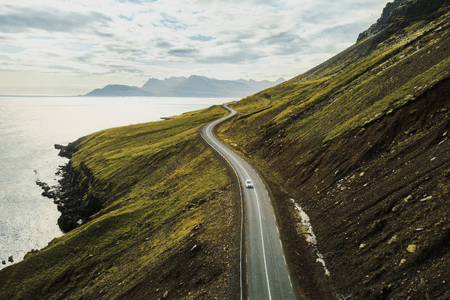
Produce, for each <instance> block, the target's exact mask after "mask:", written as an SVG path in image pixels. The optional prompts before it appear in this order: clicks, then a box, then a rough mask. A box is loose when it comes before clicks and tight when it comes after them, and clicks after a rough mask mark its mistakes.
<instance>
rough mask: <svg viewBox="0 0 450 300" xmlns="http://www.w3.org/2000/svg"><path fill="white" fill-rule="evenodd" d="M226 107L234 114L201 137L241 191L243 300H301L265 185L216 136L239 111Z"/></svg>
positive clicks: (204, 128)
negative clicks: (222, 160)
mask: <svg viewBox="0 0 450 300" xmlns="http://www.w3.org/2000/svg"><path fill="white" fill-rule="evenodd" d="M225 108H227V109H228V110H229V111H230V112H231V113H230V114H229V115H227V116H226V117H224V118H221V119H218V120H216V121H214V122H211V123H209V124H208V125H206V126H205V127H203V129H202V132H201V134H202V137H203V139H205V141H206V142H207V143H208V144H209V145H210V146H211V147H213V148H214V149H215V150H216V151H217V152H219V154H220V155H222V156H223V157H224V158H225V159H226V160H227V161H228V163H229V164H230V165H231V167H232V168H233V169H234V171H235V173H236V175H237V177H238V181H239V185H240V189H241V196H242V198H243V205H242V207H243V224H242V225H243V226H241V227H242V228H243V231H242V234H241V237H242V238H241V299H255V300H263V299H273V300H278V299H297V297H296V294H295V292H294V288H293V286H292V281H291V278H290V275H289V269H288V266H287V264H286V259H285V256H284V251H283V246H282V244H281V240H280V234H279V231H278V226H277V221H276V218H275V212H274V210H273V207H272V203H271V200H270V197H269V194H268V192H267V188H266V186H265V184H264V183H263V181H262V180H261V178H260V177H259V175H258V173H257V172H256V171H255V170H254V169H253V167H252V166H250V165H249V164H248V163H247V162H246V161H245V160H244V159H243V158H242V157H240V156H239V155H238V154H237V153H236V152H234V151H233V150H232V149H230V148H228V147H227V146H225V145H224V144H222V143H221V142H219V141H218V140H217V138H216V137H215V136H214V134H213V128H214V126H215V125H217V124H218V123H220V122H223V121H225V120H226V119H228V118H231V117H233V116H234V115H236V111H235V110H233V109H231V108H229V107H228V106H225ZM247 179H250V180H251V181H252V182H253V186H254V187H253V188H246V187H245V184H244V183H245V181H246V180H247Z"/></svg>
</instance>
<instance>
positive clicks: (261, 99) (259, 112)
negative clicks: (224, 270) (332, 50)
mask: <svg viewBox="0 0 450 300" xmlns="http://www.w3.org/2000/svg"><path fill="white" fill-rule="evenodd" d="M441 2H443V3H441V5H443V6H442V7H441V8H440V9H439V13H435V14H434V16H438V17H437V18H436V19H432V18H430V16H431V15H430V14H422V15H421V14H420V12H418V11H419V10H418V9H411V7H410V5H416V6H417V5H421V4H423V3H424V1H405V4H404V5H403V6H401V7H400V8H399V10H397V11H396V13H395V14H394V15H393V16H392V17H390V19H388V23H387V24H386V26H385V27H386V28H387V29H386V30H385V31H383V32H380V33H379V34H376V35H374V36H370V37H368V38H366V39H365V40H363V41H361V42H360V43H358V44H356V45H354V46H353V47H351V48H349V49H347V50H346V51H344V52H342V53H340V54H339V55H337V56H335V57H333V58H332V59H330V60H329V61H327V62H325V63H323V64H322V65H320V66H318V67H316V68H314V69H312V70H311V71H309V72H307V73H305V74H302V75H300V76H298V77H296V78H293V79H292V80H290V81H288V82H286V83H284V84H281V85H279V86H277V87H274V88H271V89H267V90H265V91H263V92H261V93H258V94H255V95H252V96H250V97H247V98H245V99H243V100H241V101H240V102H238V103H237V104H236V105H235V106H234V108H235V109H236V110H237V111H238V112H239V117H238V118H236V119H234V120H232V121H230V122H228V123H226V124H224V125H222V126H221V127H220V128H219V131H218V132H219V135H220V136H221V138H222V139H223V140H225V141H226V142H227V143H229V145H230V146H231V147H234V148H235V149H236V150H237V151H240V152H241V153H242V154H243V155H245V156H246V157H247V158H248V159H249V160H251V161H252V162H253V163H254V164H255V165H256V166H257V167H258V168H259V170H260V171H261V172H262V173H263V174H264V175H265V177H266V178H267V179H268V181H269V182H270V184H271V187H272V190H273V191H274V194H275V205H276V209H277V211H278V214H279V222H280V225H281V227H282V231H283V236H284V237H285V242H286V243H287V244H288V254H289V255H288V256H289V258H290V261H291V264H292V266H293V269H294V273H295V275H296V277H297V282H299V285H300V286H301V287H302V288H303V289H305V290H306V295H309V296H308V297H309V298H310V299H331V298H346V297H348V298H350V299H448V298H449V297H450V294H449V291H450V273H449V271H448V270H449V265H448V264H449V261H450V207H449V203H448V201H449V196H450V195H449V188H450V177H449V175H448V173H449V170H450V143H449V141H448V135H449V130H450V115H449V110H450V98H449V96H448V95H449V94H450V34H449V27H450V14H449V12H448V11H449V5H450V3H449V4H446V2H445V1H441ZM444 2H445V3H444ZM433 5H435V3H434V2H433ZM292 200H293V201H292ZM295 205H299V206H301V207H302V208H303V209H304V210H305V211H306V212H307V214H308V215H309V217H310V218H311V222H312V227H313V230H314V232H315V234H316V236H317V240H318V245H317V249H318V251H319V252H320V253H321V255H323V258H324V260H325V263H326V264H327V268H328V269H329V271H330V272H331V275H330V276H326V275H325V272H324V270H323V267H322V265H321V264H319V263H316V259H317V256H316V254H315V253H316V252H315V251H313V252H311V251H308V249H311V248H310V246H311V245H308V243H307V242H306V241H305V237H304V235H305V234H306V235H308V233H305V229H304V228H303V227H302V225H301V224H302V219H301V215H300V212H299V211H298V209H297V208H296V206H295ZM305 253H312V255H311V256H310V255H309V254H305ZM308 257H309V259H308ZM330 287H331V288H330Z"/></svg>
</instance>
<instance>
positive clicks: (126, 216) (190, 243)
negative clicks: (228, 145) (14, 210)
mask: <svg viewBox="0 0 450 300" xmlns="http://www.w3.org/2000/svg"><path fill="white" fill-rule="evenodd" d="M224 114H226V111H225V109H223V108H220V107H212V108H210V109H207V110H203V111H198V112H192V113H187V114H184V115H182V116H179V117H175V118H174V119H173V120H170V121H162V122H155V123H149V124H140V125H133V126H127V127H121V128H114V129H110V130H104V131H101V132H98V133H95V134H92V135H90V136H87V137H84V138H82V139H80V140H79V141H77V142H76V148H77V149H79V150H78V151H77V152H76V153H75V154H74V155H73V157H72V159H71V164H72V166H73V167H74V169H75V170H77V171H78V172H79V173H80V176H79V177H80V182H79V184H80V185H82V184H85V181H88V185H89V192H88V193H87V194H91V195H94V196H95V197H96V198H97V199H100V201H101V202H102V204H103V207H104V208H103V209H102V210H101V211H100V212H99V213H97V214H96V215H94V216H92V217H91V220H90V221H89V222H88V223H87V224H85V225H83V226H81V227H79V228H77V229H75V230H72V231H70V232H69V233H67V234H65V235H64V236H62V237H60V238H57V239H54V240H53V241H52V242H51V243H50V244H49V246H48V247H46V248H45V249H43V250H42V251H40V252H38V253H37V254H30V255H28V256H27V257H26V259H25V260H24V261H22V262H20V263H17V264H15V265H12V266H10V267H7V268H5V269H3V270H2V271H1V272H0V299H130V298H133V299H158V298H163V297H164V295H165V294H166V296H167V295H170V298H171V299H177V298H178V299H186V298H187V299H198V298H201V299H210V298H214V296H216V295H226V296H227V297H229V298H230V299H231V298H235V297H236V296H235V294H236V292H237V291H238V290H239V286H238V279H237V277H236V276H238V274H239V269H238V265H237V262H238V257H239V253H238V252H237V251H236V248H235V245H238V241H237V240H236V238H237V236H236V231H235V230H236V226H237V225H236V224H235V223H236V222H237V224H239V223H238V221H239V220H236V219H235V218H236V216H239V214H236V213H235V209H236V207H235V205H237V203H238V202H236V200H235V199H234V196H235V195H234V188H233V185H232V183H231V181H230V179H229V178H228V175H227V173H226V171H225V168H224V166H223V165H221V164H220V163H219V161H218V160H217V159H216V158H215V156H214V155H212V153H211V151H210V150H209V149H207V148H206V146H205V145H204V144H203V143H202V142H201V141H200V140H199V139H198V135H197V130H198V128H199V127H200V126H202V125H203V124H205V123H207V122H209V121H211V120H213V119H216V118H218V117H220V116H222V115H224ZM84 170H89V171H90V173H89V175H86V174H87V173H86V172H85V171H84ZM85 196H87V195H85ZM237 201H238V200H237ZM218 257H219V258H220V259H218Z"/></svg>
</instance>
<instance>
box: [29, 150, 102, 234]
mask: <svg viewBox="0 0 450 300" xmlns="http://www.w3.org/2000/svg"><path fill="white" fill-rule="evenodd" d="M65 153H66V154H67V153H70V152H65ZM59 173H60V174H61V175H62V177H63V178H62V179H60V180H59V185H57V186H53V187H50V186H49V185H48V184H46V183H45V182H41V181H39V180H37V181H36V184H37V185H39V186H40V187H41V188H42V189H43V190H44V191H43V192H42V196H45V197H48V198H50V199H53V201H54V203H55V204H56V205H57V208H58V210H59V211H60V212H61V216H60V217H59V218H58V226H59V227H60V228H61V230H62V231H63V232H68V231H70V230H72V229H74V228H77V227H78V226H81V225H82V224H84V223H86V222H87V221H88V220H89V217H90V216H91V215H93V214H95V213H97V212H98V211H100V209H101V203H100V201H99V200H98V199H97V198H96V197H95V195H94V194H93V193H92V192H91V191H90V186H91V185H92V182H93V181H94V178H93V176H92V174H91V172H90V171H89V169H88V168H87V167H86V166H84V165H81V166H80V167H79V170H76V169H74V168H73V167H72V164H71V163H70V162H69V163H68V164H67V165H65V166H61V167H60V170H59Z"/></svg>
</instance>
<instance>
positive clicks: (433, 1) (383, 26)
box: [357, 0, 450, 42]
mask: <svg viewBox="0 0 450 300" xmlns="http://www.w3.org/2000/svg"><path fill="white" fill-rule="evenodd" d="M449 4H450V1H449V0H395V1H393V2H389V3H388V4H387V5H386V7H385V8H384V9H383V13H382V14H381V17H380V18H379V19H378V21H377V22H376V23H375V24H373V25H372V26H371V27H370V28H369V29H367V30H366V31H364V32H362V33H360V34H359V36H358V39H357V42H360V41H362V40H364V39H365V38H367V37H369V36H372V35H379V39H378V41H379V42H382V41H384V40H385V39H387V38H388V37H389V36H391V35H392V34H393V33H395V32H397V31H398V30H402V29H404V28H405V27H407V26H408V25H410V24H411V23H412V22H416V21H419V20H424V21H430V20H434V19H436V18H438V17H439V16H441V15H442V14H443V13H444V10H442V9H441V8H443V7H445V6H448V5H449Z"/></svg>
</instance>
